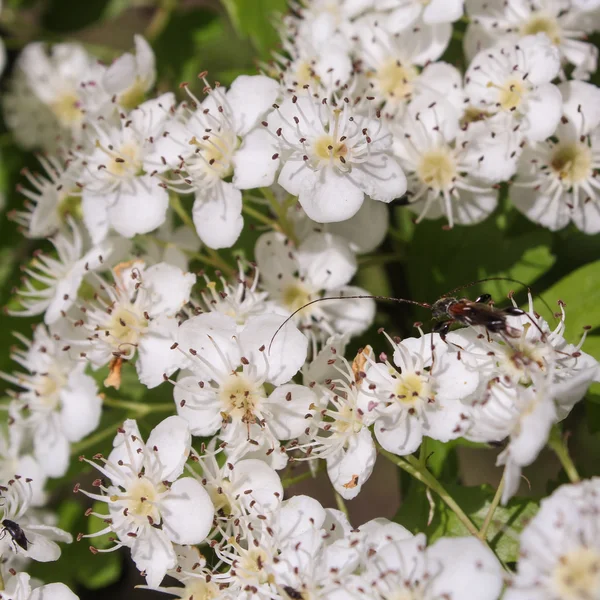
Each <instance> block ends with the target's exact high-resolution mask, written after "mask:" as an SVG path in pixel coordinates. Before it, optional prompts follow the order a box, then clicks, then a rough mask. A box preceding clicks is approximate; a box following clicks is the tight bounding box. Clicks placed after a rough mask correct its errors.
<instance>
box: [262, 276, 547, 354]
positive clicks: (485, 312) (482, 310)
mask: <svg viewBox="0 0 600 600" xmlns="http://www.w3.org/2000/svg"><path fill="white" fill-rule="evenodd" d="M486 281H512V282H514V283H518V284H520V285H523V286H524V287H527V286H526V285H525V284H524V283H522V282H521V281H518V280H516V279H511V278H509V277H488V278H486V279H479V280H477V281H473V282H471V283H468V284H466V285H463V286H461V287H458V288H455V289H454V290H452V291H450V292H448V294H445V295H444V296H442V297H441V298H440V299H439V300H436V301H435V302H433V303H432V304H430V303H428V302H417V301H416V300H408V299H406V298H393V297H390V296H370V295H366V294H365V295H353V296H329V297H327V298H317V299H316V300H312V301H311V302H307V303H306V304H305V305H304V306H301V307H300V308H299V309H297V310H295V311H294V312H293V313H292V314H291V315H290V316H289V317H288V318H287V319H286V320H285V321H284V322H283V323H282V324H281V325H280V326H279V328H278V329H277V330H276V331H275V333H274V334H273V337H272V338H271V342H270V344H269V351H270V350H271V346H272V344H273V340H274V339H275V336H277V334H278V333H279V332H280V331H281V329H283V327H284V326H285V325H286V324H287V323H288V322H289V321H290V320H291V319H292V318H293V317H294V316H295V315H296V314H297V313H299V312H300V311H301V310H304V309H305V308H306V307H307V306H310V305H311V304H316V303H317V302H325V301H326V300H344V299H367V298H370V299H373V300H390V301H392V302H398V303H401V304H414V305H415V306H421V307H423V308H427V309H429V310H430V311H431V314H432V317H433V318H434V319H435V320H436V321H438V323H436V324H435V325H434V326H433V329H432V331H433V332H434V333H438V334H439V335H440V337H441V338H442V340H445V339H446V335H447V334H448V331H449V330H450V327H451V326H452V325H453V324H454V323H459V324H460V325H479V326H481V327H485V329H487V331H489V332H490V333H500V334H504V335H505V336H507V337H514V334H513V333H512V332H511V330H510V327H508V324H507V322H506V319H507V317H515V316H521V315H527V313H526V312H525V311H524V310H522V309H520V308H517V307H516V306H509V307H507V308H502V309H498V308H494V307H493V306H492V305H491V303H490V302H491V300H492V297H491V295H490V294H482V295H481V296H479V297H478V298H477V299H476V300H475V301H473V300H469V299H468V298H455V297H453V296H451V295H450V294H453V293H455V292H457V291H458V290H461V289H464V288H467V287H471V286H473V285H477V284H478V283H485V282H486ZM528 289H529V288H528ZM530 320H531V322H532V323H533V324H534V326H535V327H536V328H537V329H538V330H539V332H540V334H541V335H542V339H544V338H545V335H544V333H543V332H542V330H541V329H540V328H539V325H538V324H537V323H536V322H535V321H533V319H531V317H530Z"/></svg>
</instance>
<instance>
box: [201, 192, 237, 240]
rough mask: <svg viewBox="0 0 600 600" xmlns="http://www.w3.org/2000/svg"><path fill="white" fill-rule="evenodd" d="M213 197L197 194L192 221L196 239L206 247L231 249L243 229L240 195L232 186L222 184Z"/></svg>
mask: <svg viewBox="0 0 600 600" xmlns="http://www.w3.org/2000/svg"><path fill="white" fill-rule="evenodd" d="M215 192H216V194H211V195H210V196H208V195H202V194H197V195H196V200H195V202H194V207H193V209H192V218H193V220H194V225H195V226H196V231H197V232H198V237H199V238H200V239H201V240H202V241H203V242H204V243H205V244H206V245H207V246H208V247H209V248H214V249H218V248H231V246H233V245H234V244H235V243H236V241H237V239H238V238H239V237H240V233H241V232H242V229H243V227H244V218H243V217H242V193H241V192H240V191H239V190H238V189H236V188H235V187H233V185H232V184H231V183H221V184H219V186H218V188H217V189H216V190H215Z"/></svg>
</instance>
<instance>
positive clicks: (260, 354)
mask: <svg viewBox="0 0 600 600" xmlns="http://www.w3.org/2000/svg"><path fill="white" fill-rule="evenodd" d="M284 321H285V318H284V317H281V316H279V315H261V316H257V317H250V318H249V319H248V320H247V321H246V326H245V327H244V329H243V330H242V332H241V333H240V335H239V340H240V346H241V347H242V349H243V352H244V356H245V357H246V358H247V359H248V361H249V362H250V364H253V365H256V368H257V369H258V370H259V372H260V371H261V370H262V369H264V368H265V367H264V366H263V365H265V363H266V361H268V373H267V380H268V381H269V382H270V383H272V384H273V385H281V384H282V383H285V382H286V381H289V380H290V379H291V378H292V377H293V376H294V375H295V374H296V373H297V372H298V371H299V370H300V368H301V367H302V365H303V364H304V361H305V360H306V352H307V349H308V339H307V338H306V336H304V335H303V334H302V333H301V332H300V331H299V330H298V328H297V327H296V326H295V325H294V324H293V322H291V321H289V322H288V323H286V325H285V326H284V327H283V328H282V329H281V330H280V331H279V332H278V333H277V335H276V336H275V338H274V339H273V336H274V335H275V332H276V331H277V330H278V329H279V327H280V326H281V325H282V324H283V322H284Z"/></svg>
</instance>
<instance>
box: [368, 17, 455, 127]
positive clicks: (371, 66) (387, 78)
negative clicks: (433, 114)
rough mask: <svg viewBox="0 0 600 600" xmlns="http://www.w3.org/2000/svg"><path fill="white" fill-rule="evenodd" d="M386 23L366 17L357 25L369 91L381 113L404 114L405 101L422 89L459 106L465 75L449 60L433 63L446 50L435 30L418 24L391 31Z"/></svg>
mask: <svg viewBox="0 0 600 600" xmlns="http://www.w3.org/2000/svg"><path fill="white" fill-rule="evenodd" d="M384 23H385V22H384V21H382V22H375V23H373V24H371V23H370V20H367V19H365V22H364V23H362V24H361V26H359V27H357V33H358V36H359V38H360V47H359V49H358V52H357V53H358V55H359V56H360V58H361V70H362V74H363V77H364V79H365V85H366V93H367V94H368V95H373V96H375V99H376V100H377V103H378V105H379V104H381V105H382V109H381V110H382V113H383V114H384V115H385V116H386V117H389V118H394V117H398V116H401V115H402V113H403V112H404V109H405V107H406V105H407V104H408V103H409V102H410V101H411V100H412V99H413V98H415V97H418V96H419V95H420V94H423V93H427V94H428V95H430V96H431V95H433V94H439V98H438V101H439V102H444V101H450V102H452V103H453V104H454V105H456V106H457V108H459V109H460V108H461V107H460V105H461V103H462V81H461V79H462V77H461V74H460V72H459V71H458V69H456V68H455V67H453V66H451V65H449V64H447V63H444V62H438V63H435V64H433V61H435V60H437V59H438V58H439V57H440V55H441V54H442V53H443V51H444V50H445V45H441V44H439V43H438V42H439V40H437V39H436V38H435V36H434V30H433V29H432V28H430V27H423V28H419V27H415V28H411V29H408V30H406V31H403V32H402V33H396V34H393V35H392V34H391V33H389V32H388V31H387V30H386V29H385V24H384ZM423 67H425V68H424V69H423V70H422V72H420V70H421V68H423Z"/></svg>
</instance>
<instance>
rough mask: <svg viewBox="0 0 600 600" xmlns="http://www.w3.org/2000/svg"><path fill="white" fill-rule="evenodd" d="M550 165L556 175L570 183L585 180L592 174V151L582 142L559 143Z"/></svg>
mask: <svg viewBox="0 0 600 600" xmlns="http://www.w3.org/2000/svg"><path fill="white" fill-rule="evenodd" d="M550 166H551V167H552V170H553V171H554V173H555V174H556V176H557V177H558V178H559V179H561V180H562V181H564V182H565V183H567V184H569V185H573V184H575V183H579V182H581V181H585V180H586V179H588V178H590V177H591V175H592V152H591V150H590V149H589V147H588V146H586V145H585V144H582V143H580V142H574V143H570V144H561V145H559V146H558V147H557V148H556V149H555V150H554V153H553V154H552V160H551V161H550Z"/></svg>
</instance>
